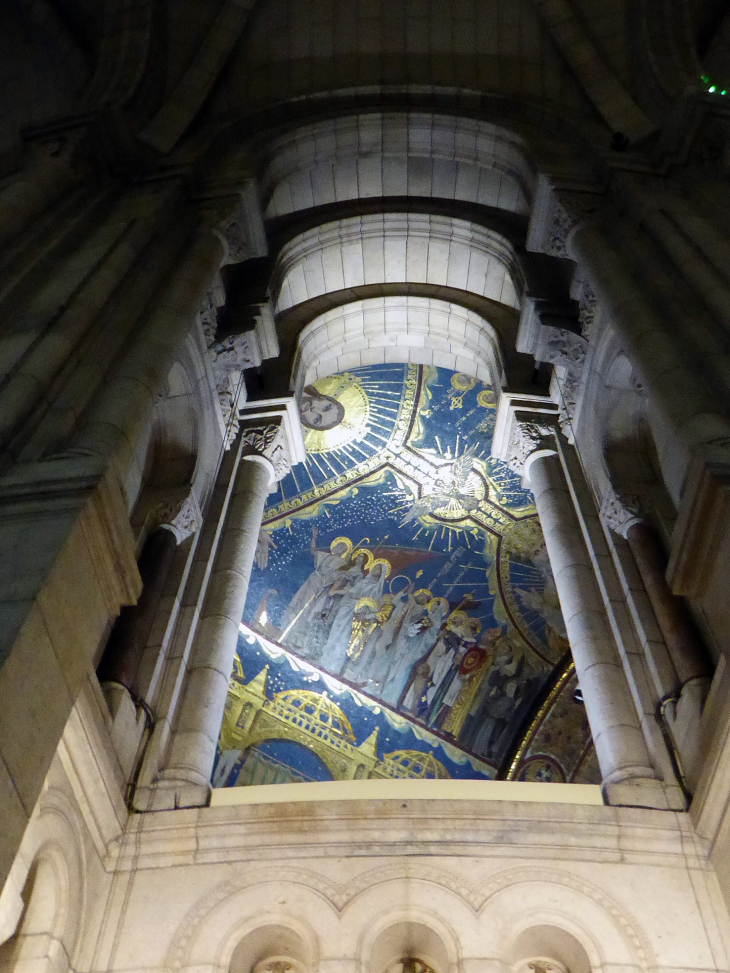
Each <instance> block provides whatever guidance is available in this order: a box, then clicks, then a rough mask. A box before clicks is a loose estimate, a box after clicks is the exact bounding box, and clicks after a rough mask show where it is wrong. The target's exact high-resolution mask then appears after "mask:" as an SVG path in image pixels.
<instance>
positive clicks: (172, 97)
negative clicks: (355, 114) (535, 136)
mask: <svg viewBox="0 0 730 973" xmlns="http://www.w3.org/2000/svg"><path fill="white" fill-rule="evenodd" d="M727 8H728V4H727V2H726V0H696V2H694V3H689V2H688V0H677V2H676V3H667V2H666V0H630V2H629V0H602V2H601V3H600V4H599V3H595V2H593V0H549V2H548V0H451V2H448V3H447V2H443V0H409V2H407V3H406V2H405V0H398V2H394V0H217V2H214V0H106V2H93V3H92V2H90V0H9V3H8V4H7V5H5V7H4V13H5V16H4V22H3V32H2V35H1V36H0V47H1V48H2V50H3V57H2V58H0V63H2V65H3V67H2V70H3V72H4V78H3V82H4V83H3V85H2V86H0V90H2V96H0V97H1V98H2V103H1V104H0V128H1V130H2V133H3V139H2V142H3V143H4V144H5V145H8V144H9V143H10V140H11V139H12V138H13V137H16V136H17V133H18V130H19V129H22V128H23V127H25V126H27V125H33V124H37V123H39V122H41V121H46V120H49V119H50V118H53V117H56V116H60V115H65V114H68V113H69V112H71V111H73V110H75V109H79V108H84V109H86V110H88V109H94V108H97V107H99V106H105V107H106V109H107V110H108V109H109V108H112V109H114V111H115V112H117V113H118V118H117V121H118V122H119V121H122V122H123V123H124V124H125V125H129V126H130V127H131V129H132V131H133V132H134V133H136V134H137V135H139V136H140V138H141V144H142V145H144V146H147V147H149V149H150V150H152V151H153V152H154V153H159V152H162V153H168V152H170V151H172V150H173V149H174V148H175V147H176V146H178V145H179V144H180V142H181V140H183V141H184V139H185V137H186V136H188V137H189V135H190V132H191V130H194V129H195V128H196V127H197V128H198V129H200V128H201V125H210V123H211V121H212V120H214V119H223V118H230V117H231V116H233V115H240V114H241V113H246V112H251V111H253V110H255V109H257V108H262V107H263V106H267V105H271V104H272V103H281V102H282V101H291V99H301V98H302V97H303V96H307V97H309V98H311V97H313V96H315V95H318V96H321V95H322V94H323V93H325V92H332V91H336V90H343V89H347V90H353V89H355V90H357V92H358V93H359V95H360V96H361V97H365V96H366V95H368V93H370V94H372V92H373V91H374V90H380V91H382V90H383V89H388V90H390V91H393V90H395V89H399V90H406V91H408V92H409V93H410V94H413V93H416V92H421V93H424V92H425V91H426V90H427V89H428V90H431V91H433V89H438V90H439V91H440V92H441V97H446V96H447V95H448V93H449V92H452V93H453V91H454V90H455V89H459V90H462V91H470V92H479V93H482V95H484V94H486V95H487V96H488V97H489V98H491V99H494V98H498V99H501V100H502V102H503V103H504V105H506V106H508V107H509V106H511V109H509V110H511V111H513V112H518V111H524V110H530V109H534V108H535V107H536V106H540V107H541V108H542V109H543V110H546V111H548V112H550V113H555V114H557V115H558V116H560V117H562V118H569V119H571V121H572V122H573V123H574V124H578V125H588V126H591V125H593V126H603V127H605V128H607V129H608V133H609V135H610V133H611V132H615V131H621V132H624V133H625V134H627V135H628V136H629V138H630V139H631V140H640V139H642V138H645V137H647V136H649V135H651V133H652V132H653V131H654V129H655V128H656V126H657V125H658V124H661V122H662V120H663V118H664V117H666V114H667V112H668V111H669V110H670V108H671V103H672V101H673V100H674V99H676V98H678V97H680V96H681V94H682V92H683V91H684V90H685V89H686V87H687V84H692V83H695V82H696V81H697V78H698V75H699V72H700V70H701V66H700V59H701V58H704V57H708V58H709V59H710V60H711V61H712V60H713V58H714V59H715V60H718V48H721V49H724V41H723V38H724V36H725V34H726V33H727V30H728V27H727ZM718 36H719V37H720V40H718V39H717V38H718ZM462 97H463V96H462ZM473 97H476V96H473Z"/></svg>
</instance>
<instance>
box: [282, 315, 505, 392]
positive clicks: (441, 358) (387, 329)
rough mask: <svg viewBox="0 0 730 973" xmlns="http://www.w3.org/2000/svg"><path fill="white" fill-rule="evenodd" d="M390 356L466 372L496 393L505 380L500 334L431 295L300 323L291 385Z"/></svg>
mask: <svg viewBox="0 0 730 973" xmlns="http://www.w3.org/2000/svg"><path fill="white" fill-rule="evenodd" d="M390 361H393V362H395V361H400V362H403V361H409V362H413V363H414V364H419V365H436V366H440V367H442V368H450V369H452V370H456V371H460V372H465V373H466V374H468V375H473V376H474V377H475V378H477V379H479V380H480V381H483V382H487V383H488V384H489V385H491V386H492V388H493V389H494V390H495V392H496V393H499V390H500V388H501V387H502V386H503V385H504V383H505V374H504V362H503V358H502V351H501V348H500V344H499V337H498V335H497V333H496V331H495V329H494V328H493V327H492V326H491V324H489V322H488V321H486V320H485V319H484V318H482V317H480V316H479V315H478V314H476V313H474V312H473V311H470V310H468V309H466V308H462V307H460V306H458V305H456V304H451V303H447V302H446V301H439V300H435V299H432V298H425V297H378V298H368V299H367V300H363V301H353V302H352V303H351V304H346V305H344V306H342V307H338V308H333V309H332V310H330V311H327V312H325V313H324V314H321V315H319V316H318V317H316V318H315V319H314V320H313V321H311V322H310V323H309V324H308V325H307V326H306V327H305V328H304V330H303V331H302V333H301V335H300V337H299V354H298V357H297V363H296V374H295V376H294V382H293V385H294V388H301V387H303V386H304V385H306V384H308V383H311V382H313V381H315V380H316V379H318V378H323V377H324V376H326V375H332V374H334V373H336V372H341V371H346V370H347V369H350V368H357V367H358V366H360V365H374V364H379V363H380V362H390Z"/></svg>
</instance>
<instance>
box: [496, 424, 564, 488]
mask: <svg viewBox="0 0 730 973" xmlns="http://www.w3.org/2000/svg"><path fill="white" fill-rule="evenodd" d="M552 432H553V427H552V426H551V425H550V424H549V423H540V422H519V421H517V422H515V423H514V424H513V426H512V431H511V433H510V439H509V446H508V447H507V452H508V456H507V459H506V462H507V466H509V468H510V469H511V470H513V472H515V473H518V474H519V475H520V476H522V474H523V472H524V469H525V462H526V461H527V457H528V456H529V455H530V454H531V453H534V452H535V450H536V449H541V448H543V447H544V446H546V445H547V444H546V439H547V437H548V436H550V435H551V433H552Z"/></svg>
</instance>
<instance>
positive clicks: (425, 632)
mask: <svg viewBox="0 0 730 973" xmlns="http://www.w3.org/2000/svg"><path fill="white" fill-rule="evenodd" d="M410 597H411V598H412V604H411V606H410V608H409V609H408V611H407V612H406V613H405V615H404V618H403V623H402V625H401V628H400V631H399V632H398V634H397V636H396V639H395V641H394V643H393V647H392V650H391V651H392V658H393V662H392V664H391V667H390V669H389V670H388V677H387V679H386V681H385V685H384V687H383V694H382V696H383V700H384V702H386V703H390V705H391V706H397V705H398V704H399V702H400V701H401V697H402V696H403V693H404V691H405V690H406V687H407V686H408V683H409V680H410V677H411V672H412V670H413V667H414V666H415V665H416V663H418V662H419V661H420V660H421V659H422V658H424V657H425V656H427V655H428V653H429V652H430V651H431V649H432V648H433V646H434V645H435V643H436V640H437V638H438V635H439V631H440V630H441V623H442V622H443V620H444V617H445V615H446V613H447V612H448V610H449V603H448V602H447V601H446V600H445V599H444V598H433V597H432V595H431V592H430V591H429V590H428V589H427V588H421V589H420V590H419V591H417V592H416V593H415V594H414V595H412V596H410Z"/></svg>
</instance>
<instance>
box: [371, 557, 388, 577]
mask: <svg viewBox="0 0 730 973" xmlns="http://www.w3.org/2000/svg"><path fill="white" fill-rule="evenodd" d="M376 564H384V565H385V577H386V578H387V577H388V575H389V574H390V561H388V560H387V558H384V557H376V558H375V560H374V561H373V563H372V564H371V566H370V570H371V571H372V570H373V568H374V567H375V565H376Z"/></svg>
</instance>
